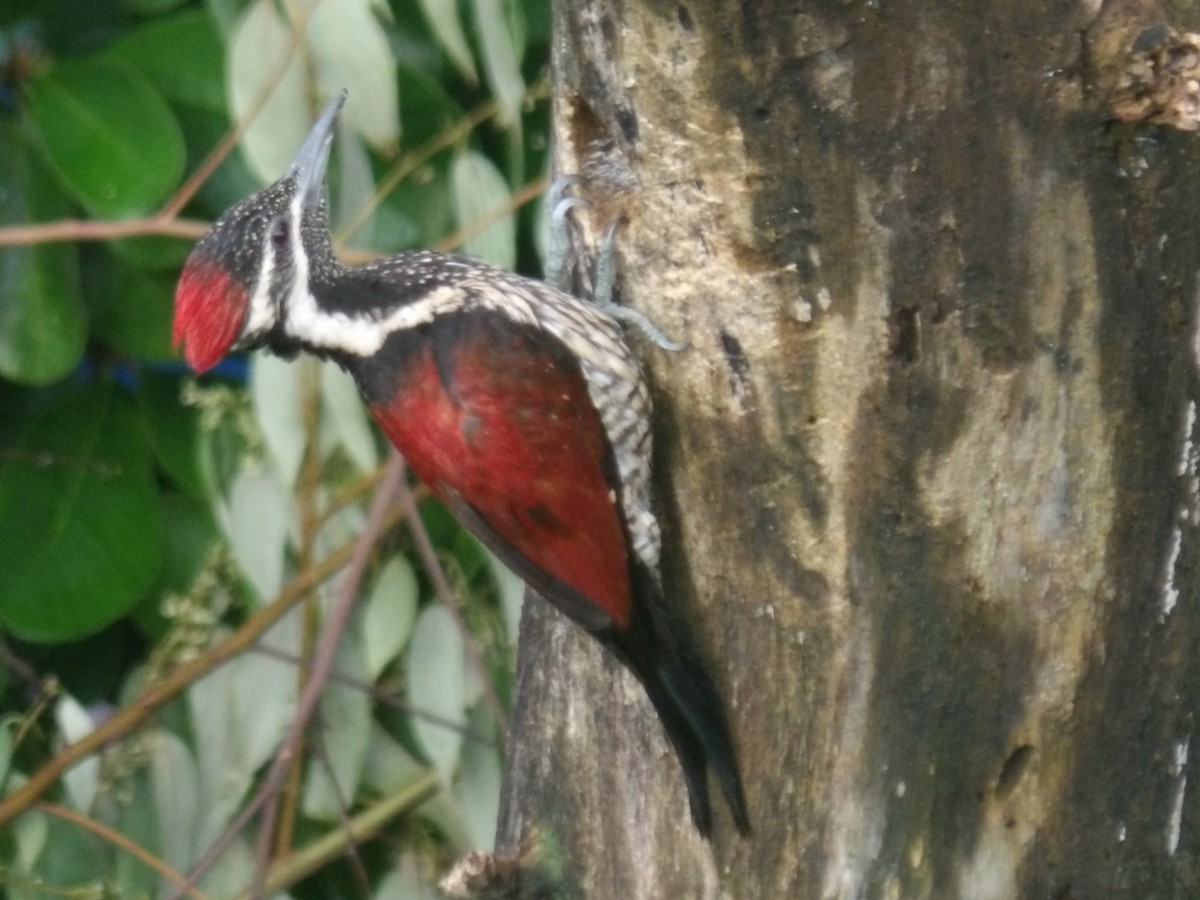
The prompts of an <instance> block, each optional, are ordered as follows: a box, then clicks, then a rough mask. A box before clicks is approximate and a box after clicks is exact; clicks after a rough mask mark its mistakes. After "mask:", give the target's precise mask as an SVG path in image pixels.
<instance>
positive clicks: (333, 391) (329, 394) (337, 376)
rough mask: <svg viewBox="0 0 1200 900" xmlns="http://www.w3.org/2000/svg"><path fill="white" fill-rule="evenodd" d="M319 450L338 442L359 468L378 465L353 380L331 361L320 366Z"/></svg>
mask: <svg viewBox="0 0 1200 900" xmlns="http://www.w3.org/2000/svg"><path fill="white" fill-rule="evenodd" d="M321 399H322V408H321V415H322V421H321V424H322V426H323V429H322V434H321V439H322V440H321V446H322V452H328V445H329V444H334V443H336V444H340V445H341V446H342V447H344V448H345V450H346V454H347V455H348V456H349V457H350V459H351V460H352V461H353V463H354V464H355V465H356V466H357V467H358V468H359V469H361V470H362V471H364V472H369V471H370V470H371V469H374V468H375V467H376V466H377V465H379V451H378V449H377V448H376V446H375V433H374V432H373V431H372V430H371V424H370V420H369V419H368V418H367V411H366V407H364V406H363V401H362V397H361V396H360V395H359V393H358V387H357V386H356V385H355V384H354V379H353V378H352V377H350V375H348V374H347V373H346V371H345V370H344V369H342V368H340V367H339V366H336V365H334V364H333V363H331V362H326V363H324V364H323V365H322V366H321Z"/></svg>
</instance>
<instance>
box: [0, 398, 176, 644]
mask: <svg viewBox="0 0 1200 900" xmlns="http://www.w3.org/2000/svg"><path fill="white" fill-rule="evenodd" d="M22 424H23V425H24V428H23V429H22V430H21V431H19V432H18V433H16V434H15V436H14V437H13V438H12V439H10V440H7V441H5V442H4V444H3V445H2V446H0V623H2V624H3V625H5V626H7V627H8V628H9V629H11V630H12V631H13V632H15V633H16V634H18V635H21V636H22V637H24V638H26V639H28V640H34V641H68V640H73V639H77V638H80V637H83V636H85V635H88V634H91V633H93V632H95V631H98V630H99V629H101V628H102V627H104V626H105V625H107V624H108V623H110V622H112V621H114V620H115V619H117V618H119V617H120V616H122V615H124V614H125V613H126V612H127V611H129V610H130V609H131V608H132V607H133V606H134V605H135V604H136V603H137V602H138V601H139V600H140V599H141V598H142V597H143V596H144V595H145V593H146V592H147V591H148V590H149V588H150V587H151V585H153V583H154V580H155V578H156V577H157V575H158V568H159V565H160V563H161V561H162V553H163V538H162V510H161V507H160V505H159V502H158V495H157V491H156V488H155V483H154V474H153V471H152V467H151V465H150V459H149V455H148V454H147V452H146V448H145V446H144V445H143V444H142V443H141V442H140V441H139V435H140V430H139V428H138V425H137V416H136V413H135V411H134V409H133V407H132V405H131V404H130V403H129V401H128V400H126V398H124V397H122V396H120V395H118V394H117V393H116V391H115V390H114V389H112V388H111V387H108V386H104V387H95V388H89V389H87V390H80V391H76V392H73V393H71V394H69V395H67V396H66V397H64V398H62V399H60V400H59V401H57V402H55V403H53V404H50V405H47V406H45V407H43V408H41V409H39V410H37V411H35V412H34V413H32V414H31V415H30V416H29V417H28V418H27V419H26V420H25V421H24V422H23V423H22ZM12 431H16V429H12Z"/></svg>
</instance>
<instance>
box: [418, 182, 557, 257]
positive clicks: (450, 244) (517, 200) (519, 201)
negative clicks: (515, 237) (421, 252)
mask: <svg viewBox="0 0 1200 900" xmlns="http://www.w3.org/2000/svg"><path fill="white" fill-rule="evenodd" d="M548 183H549V179H548V178H546V177H545V176H544V175H543V176H542V177H541V178H538V179H537V180H536V181H531V182H529V184H527V185H525V187H523V188H521V189H520V190H519V191H517V192H516V193H515V194H513V195H512V196H511V197H509V198H508V203H506V204H504V206H502V207H500V208H499V209H495V210H492V212H490V213H488V214H487V215H486V216H476V217H475V219H474V220H473V221H471V222H468V223H467V224H466V225H464V226H463V227H462V228H460V229H458V231H456V232H454V234H451V235H447V236H446V237H444V238H442V239H441V240H440V241H438V242H437V243H436V244H434V246H433V249H434V250H439V251H441V252H442V253H446V252H448V251H450V250H453V249H454V248H456V247H459V246H461V245H463V244H465V243H466V242H467V241H468V240H469V239H471V238H473V237H474V236H475V235H477V234H479V233H480V232H481V231H483V230H484V229H486V228H488V227H489V226H490V225H492V224H494V223H495V222H498V221H500V220H501V219H503V218H504V217H505V216H507V215H511V214H512V213H514V212H516V211H517V210H518V209H520V208H521V207H522V206H524V205H525V204H526V203H528V202H530V201H531V200H536V199H537V198H538V197H540V196H542V194H544V193H545V192H546V186H547V184H548Z"/></svg>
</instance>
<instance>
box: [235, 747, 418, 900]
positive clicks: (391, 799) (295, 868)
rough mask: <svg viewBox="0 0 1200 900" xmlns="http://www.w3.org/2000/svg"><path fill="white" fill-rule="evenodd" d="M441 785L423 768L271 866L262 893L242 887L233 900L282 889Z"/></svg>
mask: <svg viewBox="0 0 1200 900" xmlns="http://www.w3.org/2000/svg"><path fill="white" fill-rule="evenodd" d="M440 787H441V781H440V780H439V779H438V775H437V773H436V772H432V771H430V772H425V773H424V774H422V775H421V776H420V777H418V778H417V779H416V780H415V781H413V782H412V783H411V784H409V785H408V786H406V787H404V788H401V789H400V790H398V791H397V792H396V793H394V794H392V795H390V796H388V797H385V798H384V799H383V800H381V801H379V802H378V803H376V804H375V805H374V806H371V807H369V808H368V809H366V810H364V811H363V812H361V813H359V814H358V815H357V816H355V817H354V818H353V819H351V820H350V821H349V823H347V825H346V827H345V828H338V829H333V830H332V831H330V832H328V833H327V834H324V835H322V836H321V837H319V838H317V839H316V840H315V841H313V842H312V843H311V844H308V845H307V846H305V847H303V848H302V849H300V850H297V851H296V852H295V853H293V854H291V855H290V856H286V857H284V858H283V859H280V860H277V861H276V862H275V864H274V865H272V866H271V870H270V871H269V872H268V873H267V877H266V878H265V879H264V880H263V883H262V885H261V890H262V894H256V893H254V892H252V891H245V892H243V893H241V894H238V895H237V898H236V900H252V898H253V897H255V896H263V895H265V896H271V895H274V894H277V893H279V892H280V891H284V890H286V889H287V888H288V887H290V886H291V885H293V884H295V883H296V882H298V881H299V880H300V879H302V878H305V877H306V876H308V875H311V874H312V873H313V872H315V871H317V869H319V868H321V866H324V865H325V864H327V863H328V862H330V861H331V860H333V859H336V858H337V857H339V856H341V855H342V854H343V853H345V852H346V847H347V845H349V844H361V843H362V842H363V841H366V840H370V839H371V838H372V837H374V836H375V835H376V834H378V833H379V831H380V829H382V828H383V826H385V825H386V824H387V823H388V822H390V821H391V820H392V819H394V818H395V817H396V816H398V815H401V814H402V813H405V812H408V811H409V810H411V809H415V808H416V807H418V806H420V805H421V804H422V803H424V802H425V801H426V800H428V799H429V798H430V797H432V796H433V795H434V794H436V793H437V792H438V790H439V788H440Z"/></svg>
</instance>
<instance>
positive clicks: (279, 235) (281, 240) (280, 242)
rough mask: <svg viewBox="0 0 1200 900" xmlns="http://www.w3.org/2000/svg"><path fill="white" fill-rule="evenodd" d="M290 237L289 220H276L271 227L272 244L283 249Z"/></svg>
mask: <svg viewBox="0 0 1200 900" xmlns="http://www.w3.org/2000/svg"><path fill="white" fill-rule="evenodd" d="M290 237H291V235H290V234H289V233H288V223H287V219H276V220H275V224H274V225H272V226H271V243H272V244H274V245H275V246H276V247H283V246H284V245H286V244H287V242H288V240H289V238H290Z"/></svg>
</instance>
